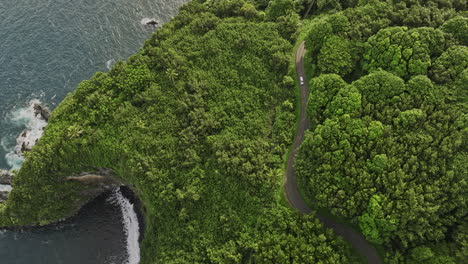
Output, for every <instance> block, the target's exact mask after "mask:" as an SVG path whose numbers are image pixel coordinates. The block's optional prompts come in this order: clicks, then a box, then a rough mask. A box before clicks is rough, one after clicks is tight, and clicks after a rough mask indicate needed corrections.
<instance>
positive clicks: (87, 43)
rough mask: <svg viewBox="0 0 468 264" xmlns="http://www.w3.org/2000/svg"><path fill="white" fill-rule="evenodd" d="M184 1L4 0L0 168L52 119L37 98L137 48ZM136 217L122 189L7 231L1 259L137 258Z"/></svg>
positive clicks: (49, 262) (52, 96)
mask: <svg viewBox="0 0 468 264" xmlns="http://www.w3.org/2000/svg"><path fill="white" fill-rule="evenodd" d="M185 2H187V0H74V1H70V0H1V1H0V169H4V170H10V169H17V168H19V167H20V166H21V162H22V158H21V157H20V156H18V155H16V154H15V147H17V137H18V135H19V134H21V133H22V131H24V130H25V129H26V130H28V131H30V134H31V135H32V136H40V132H41V129H42V126H44V125H45V124H44V122H43V121H41V120H37V119H35V118H34V114H33V113H32V112H31V111H32V108H31V107H30V106H31V103H32V102H33V103H34V102H38V103H40V104H42V105H45V106H47V107H48V108H50V109H51V110H52V109H54V108H55V107H56V106H57V105H58V104H59V103H60V101H61V100H63V98H64V97H65V96H66V95H67V94H68V93H70V92H72V91H73V90H74V89H75V88H76V87H77V85H78V83H79V82H80V81H82V80H85V79H88V78H90V77H91V76H92V75H93V74H94V73H95V72H97V71H104V72H106V71H108V70H109V68H110V67H112V65H113V64H114V63H115V61H117V60H125V59H126V58H127V57H129V56H130V55H131V54H134V53H136V52H138V50H139V48H140V47H141V46H142V45H143V42H144V41H145V39H147V38H148V37H149V36H150V35H151V34H152V32H153V31H154V30H157V27H152V26H146V25H145V21H148V19H155V20H158V21H159V22H160V24H162V23H164V22H167V21H168V20H170V19H171V17H172V16H174V15H175V14H176V13H177V9H178V7H179V6H180V5H181V4H183V3H185ZM2 188H3V189H5V188H6V187H5V186H0V190H2ZM134 219H135V212H134V210H133V207H132V205H131V204H130V203H128V200H127V199H126V198H125V197H124V196H122V194H121V193H120V192H119V191H118V190H116V191H114V192H113V193H112V194H109V195H108V197H101V199H98V200H96V201H94V202H93V203H92V204H90V205H89V206H87V207H86V208H85V209H84V210H83V211H82V212H81V213H80V214H79V215H78V216H77V217H75V218H73V219H71V220H68V221H66V222H63V223H61V224H58V225H54V226H50V227H45V228H39V229H28V230H18V231H5V230H3V231H0V263H1V264H42V263H44V264H55V263H64V264H74V263H77V264H78V263H80V264H93V263H96V264H103V263H115V264H121V263H129V264H136V263H138V261H139V248H138V243H137V241H138V238H135V237H136V235H138V234H137V232H138V230H137V229H138V228H137V227H138V226H135V223H134ZM135 228H136V230H135ZM132 232H133V233H132ZM135 241H136V242H135ZM130 251H131V252H130Z"/></svg>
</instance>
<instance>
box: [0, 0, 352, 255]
mask: <svg viewBox="0 0 468 264" xmlns="http://www.w3.org/2000/svg"><path fill="white" fill-rule="evenodd" d="M301 4H303V1H294V2H293V1H284V0H275V1H269V3H266V5H265V1H244V0H223V1H219V0H216V1H214V0H207V1H192V2H190V3H188V4H186V5H184V6H182V7H181V8H180V13H179V14H178V15H177V16H176V17H174V18H173V19H172V20H171V21H170V22H169V23H167V24H165V25H164V26H163V27H162V28H161V29H159V30H158V31H157V32H155V34H154V35H153V36H152V37H151V38H150V39H148V40H147V41H146V43H145V45H144V47H143V49H142V50H141V51H140V53H138V54H137V55H134V56H132V57H130V58H129V59H128V61H127V62H125V63H124V62H118V63H117V64H116V65H115V66H114V67H113V68H112V69H111V70H110V72H108V73H97V74H96V75H94V76H93V77H92V78H91V79H89V80H86V81H83V82H82V83H81V84H80V85H79V86H78V88H77V89H76V91H75V92H74V93H72V94H71V95H69V96H68V97H67V98H66V99H65V100H64V101H63V102H62V103H61V104H60V106H59V107H58V108H57V109H55V110H54V111H53V114H52V116H51V118H50V123H49V125H48V126H47V128H46V130H45V133H44V136H43V138H42V139H41V140H40V141H39V142H38V144H37V145H36V146H35V147H34V149H33V151H32V152H30V153H29V154H28V155H27V158H26V161H25V163H24V164H23V166H22V168H21V169H20V171H19V172H18V173H17V175H16V177H15V179H14V182H13V185H14V189H13V192H12V193H11V195H10V197H9V200H8V201H7V203H6V204H5V205H4V206H2V207H0V225H2V226H5V225H29V224H36V223H40V224H46V223H50V222H52V221H55V220H57V219H60V218H63V217H67V216H69V215H70V214H72V213H73V212H74V211H75V210H76V209H77V208H78V207H79V206H80V205H81V204H83V203H84V202H86V201H87V200H88V199H90V198H91V197H89V196H86V194H90V193H93V192H92V190H93V188H94V187H92V186H83V185H80V184H79V183H75V182H67V181H66V180H65V178H66V176H70V175H73V174H76V173H80V172H83V171H93V170H95V169H96V168H100V167H103V168H110V169H112V170H113V171H114V173H115V176H116V177H118V178H119V179H120V180H121V181H123V182H124V183H125V184H127V185H128V186H130V187H131V188H132V189H133V190H134V191H135V192H136V193H137V195H138V196H139V198H140V199H141V201H142V204H143V206H144V213H145V218H146V229H145V235H144V240H143V242H142V245H141V246H142V250H141V253H142V261H141V263H288V262H289V263H353V262H355V261H356V260H355V259H354V257H353V256H352V254H351V253H350V249H349V246H347V245H346V244H345V243H344V241H342V240H341V239H338V238H336V236H334V235H333V234H332V233H331V232H330V231H326V230H325V229H324V228H323V227H322V226H321V225H320V223H319V222H318V221H317V220H316V219H315V218H314V216H313V215H309V216H302V215H299V214H298V213H296V212H293V211H291V210H290V209H289V208H286V207H285V206H284V205H283V204H282V203H281V201H279V200H278V190H280V187H281V185H282V181H283V180H282V178H283V173H282V171H281V168H282V165H283V163H284V160H283V157H284V153H285V152H286V151H287V148H288V146H289V145H290V144H291V142H292V137H293V132H294V131H293V128H294V123H295V115H294V104H293V102H294V89H295V88H294V81H293V79H292V77H291V76H292V73H291V72H289V71H290V70H291V69H289V65H290V58H291V53H292V45H291V43H290V42H291V41H292V40H294V34H295V33H296V26H297V22H298V19H299V16H298V14H297V13H296V10H297V8H299V9H300V6H301ZM262 6H263V7H266V9H262Z"/></svg>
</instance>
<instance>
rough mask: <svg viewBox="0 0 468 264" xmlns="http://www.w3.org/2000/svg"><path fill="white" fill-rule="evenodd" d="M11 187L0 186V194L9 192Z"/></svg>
mask: <svg viewBox="0 0 468 264" xmlns="http://www.w3.org/2000/svg"><path fill="white" fill-rule="evenodd" d="M12 189H13V188H11V185H5V184H0V192H11V190H12Z"/></svg>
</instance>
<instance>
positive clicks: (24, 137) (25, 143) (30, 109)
mask: <svg viewBox="0 0 468 264" xmlns="http://www.w3.org/2000/svg"><path fill="white" fill-rule="evenodd" d="M37 105H42V103H41V102H40V101H39V100H37V99H34V100H31V101H30V102H29V104H28V106H26V107H23V108H19V109H17V110H15V111H13V112H12V113H10V115H9V121H10V122H11V123H12V125H14V126H16V127H21V128H24V130H23V132H22V133H21V134H20V135H19V136H18V137H17V138H16V146H14V147H8V146H7V143H6V139H4V138H3V139H2V140H1V146H2V147H3V148H4V149H5V150H6V151H7V152H8V153H7V154H6V156H5V159H6V161H7V164H8V165H9V166H10V167H11V169H19V168H20V166H21V164H22V163H23V160H24V158H23V155H22V149H23V148H25V149H31V148H32V147H33V146H34V145H35V144H36V142H37V141H38V140H39V138H41V136H42V133H43V132H44V127H45V126H46V125H47V120H46V119H45V118H44V117H43V116H42V115H41V114H40V113H38V112H37V111H36V110H35V109H34V107H35V106H37Z"/></svg>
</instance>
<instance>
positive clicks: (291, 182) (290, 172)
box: [284, 42, 383, 264]
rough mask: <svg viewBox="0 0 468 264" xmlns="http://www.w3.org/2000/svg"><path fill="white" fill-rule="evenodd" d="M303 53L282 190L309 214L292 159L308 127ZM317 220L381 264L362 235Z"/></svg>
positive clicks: (325, 219)
mask: <svg viewBox="0 0 468 264" xmlns="http://www.w3.org/2000/svg"><path fill="white" fill-rule="evenodd" d="M304 53H305V47H304V42H302V43H301V44H300V45H299V47H298V49H297V52H296V73H297V75H298V79H299V77H300V76H302V77H303V78H304V84H303V85H301V113H300V119H299V125H298V128H297V134H296V137H295V139H294V144H293V148H292V150H291V153H290V155H289V157H288V163H287V165H286V175H285V177H286V183H285V186H284V188H285V191H286V196H287V198H288V201H289V203H290V204H291V206H293V207H294V208H296V209H297V210H298V211H299V212H301V213H304V214H309V213H311V212H312V209H311V208H310V207H309V206H308V205H307V204H306V203H305V201H304V200H303V199H302V197H301V194H300V193H299V190H298V188H297V184H296V177H295V175H294V168H293V164H294V158H295V156H296V154H297V149H298V148H299V146H300V145H301V143H302V141H303V140H304V132H305V130H306V129H307V128H308V126H309V122H308V120H307V111H306V107H307V100H308V95H309V87H308V83H307V79H306V76H305V69H304ZM317 218H318V219H319V220H320V221H321V222H322V224H323V225H324V226H325V227H327V228H331V229H333V231H334V232H335V234H337V235H339V236H342V237H343V238H344V239H345V240H346V241H348V242H349V243H350V244H351V245H352V246H353V248H354V249H355V250H356V251H357V252H358V253H359V254H361V255H362V256H364V257H365V258H366V259H367V262H368V263H370V264H381V263H383V262H382V260H381V259H380V256H379V255H378V254H377V250H376V249H375V248H374V247H373V246H372V245H371V244H370V243H369V242H367V241H366V239H365V238H364V236H363V235H362V234H360V233H358V232H356V231H354V230H353V229H351V228H349V227H347V226H344V225H342V224H340V223H337V222H336V221H335V220H333V219H331V218H329V217H327V216H324V215H320V214H317Z"/></svg>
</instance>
